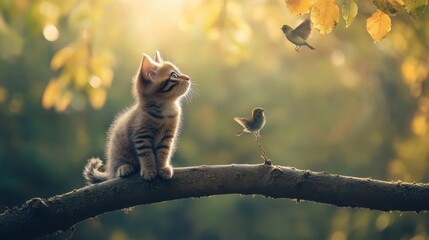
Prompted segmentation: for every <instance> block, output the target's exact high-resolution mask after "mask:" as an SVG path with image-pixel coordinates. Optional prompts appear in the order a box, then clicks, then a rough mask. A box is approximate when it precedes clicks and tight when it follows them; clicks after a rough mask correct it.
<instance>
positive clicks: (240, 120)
mask: <svg viewBox="0 0 429 240" xmlns="http://www.w3.org/2000/svg"><path fill="white" fill-rule="evenodd" d="M234 121H236V122H237V123H238V124H240V125H241V126H242V127H244V128H246V119H245V118H241V117H235V118H234Z"/></svg>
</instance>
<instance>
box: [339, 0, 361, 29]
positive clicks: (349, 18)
mask: <svg viewBox="0 0 429 240" xmlns="http://www.w3.org/2000/svg"><path fill="white" fill-rule="evenodd" d="M341 12H342V14H343V18H344V21H346V27H349V26H350V24H352V22H353V20H354V19H355V17H356V15H357V13H358V6H357V4H356V2H355V1H354V0H343V6H342V8H341Z"/></svg>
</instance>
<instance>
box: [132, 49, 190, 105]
mask: <svg viewBox="0 0 429 240" xmlns="http://www.w3.org/2000/svg"><path fill="white" fill-rule="evenodd" d="M135 81H136V82H135V84H136V85H135V90H136V91H135V94H136V95H137V97H138V99H141V98H143V99H153V100H176V99H178V98H180V97H181V96H184V95H185V94H186V93H187V92H188V90H189V87H190V86H191V81H190V80H189V77H188V76H187V75H185V74H182V73H181V72H180V71H179V69H178V68H177V67H176V66H175V65H174V64H172V63H171V62H167V61H163V60H162V58H161V55H160V54H159V52H158V51H157V52H156V56H155V60H153V59H152V58H151V57H149V56H148V55H147V54H143V59H142V63H141V66H140V70H139V72H138V74H137V77H136V79H135Z"/></svg>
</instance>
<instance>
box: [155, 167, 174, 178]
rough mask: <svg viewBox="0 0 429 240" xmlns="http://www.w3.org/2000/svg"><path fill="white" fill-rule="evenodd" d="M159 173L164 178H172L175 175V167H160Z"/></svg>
mask: <svg viewBox="0 0 429 240" xmlns="http://www.w3.org/2000/svg"><path fill="white" fill-rule="evenodd" d="M158 174H159V176H161V177H162V178H164V179H170V178H172V177H173V168H172V167H171V166H167V167H165V168H161V169H159V172H158Z"/></svg>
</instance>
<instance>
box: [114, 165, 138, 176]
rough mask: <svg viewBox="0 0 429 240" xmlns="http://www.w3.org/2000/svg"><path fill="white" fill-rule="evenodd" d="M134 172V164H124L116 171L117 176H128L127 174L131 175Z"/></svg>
mask: <svg viewBox="0 0 429 240" xmlns="http://www.w3.org/2000/svg"><path fill="white" fill-rule="evenodd" d="M133 172H134V168H133V166H131V165H129V164H124V165H122V166H120V167H119V168H118V170H117V171H116V176H117V177H126V176H129V175H130V174H131V173H133Z"/></svg>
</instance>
